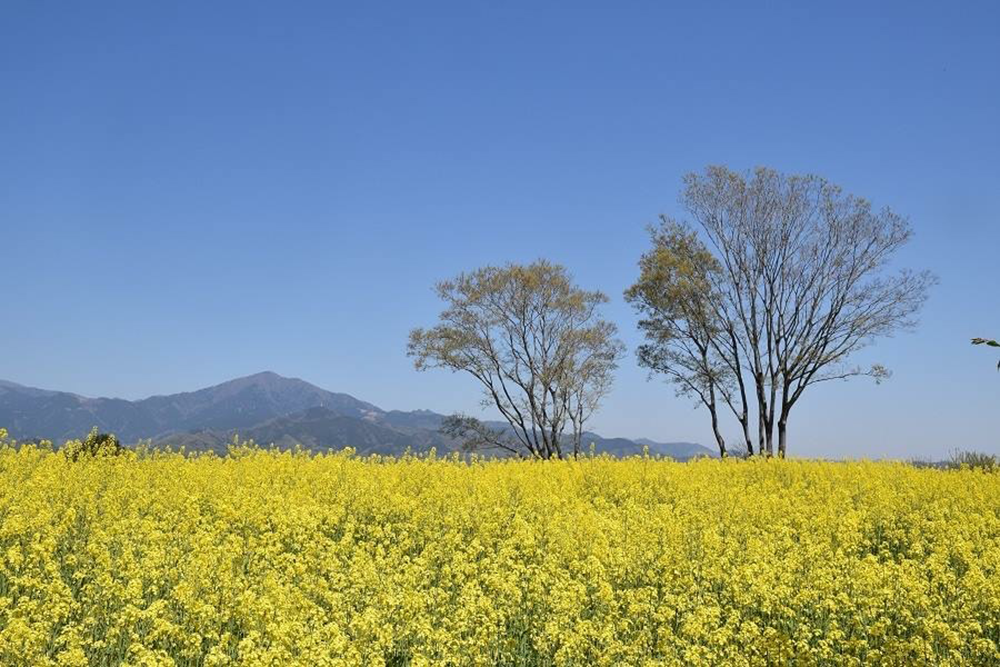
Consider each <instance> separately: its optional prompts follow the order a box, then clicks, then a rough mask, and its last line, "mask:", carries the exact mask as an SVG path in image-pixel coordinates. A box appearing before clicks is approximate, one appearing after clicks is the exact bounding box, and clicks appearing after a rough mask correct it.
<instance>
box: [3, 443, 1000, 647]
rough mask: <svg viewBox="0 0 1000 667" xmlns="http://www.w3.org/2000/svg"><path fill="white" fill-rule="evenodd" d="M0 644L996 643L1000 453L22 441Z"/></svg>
mask: <svg viewBox="0 0 1000 667" xmlns="http://www.w3.org/2000/svg"><path fill="white" fill-rule="evenodd" d="M0 664H2V665H120V664H127V665H275V666H279V665H282V666H283V665H771V664H776V665H786V664H794V665H993V664H1000V474H989V473H984V472H981V471H975V470H956V471H939V470H932V469H917V468H914V467H912V466H908V465H905V464H891V463H824V462H800V461H776V460H775V461H724V462H723V461H713V460H704V461H697V462H692V463H687V464H681V463H673V462H670V461H663V460H653V459H644V458H634V459H629V460H613V459H608V458H601V457H596V458H587V459H584V460H580V461H568V462H565V461H564V462H540V461H535V462H528V461H489V462H488V461H478V462H472V463H469V462H461V461H457V460H451V459H444V460H443V459H435V458H433V457H407V458H402V459H376V458H372V459H360V458H357V457H354V456H351V455H350V454H349V453H341V454H337V455H326V456H310V455H307V454H303V453H297V454H296V453H279V452H276V451H266V450H259V449H250V448H240V449H236V450H234V452H233V454H232V455H231V456H229V457H224V458H220V457H216V456H184V455H181V454H177V453H173V454H170V453H166V454H165V453H152V452H148V453H145V454H139V455H135V454H131V453H130V454H128V455H126V456H118V457H110V458H94V457H90V458H86V457H83V458H80V459H79V460H78V461H75V462H74V461H71V460H70V459H68V458H67V457H66V456H63V455H62V454H61V453H60V452H58V451H56V452H53V451H51V450H50V449H47V448H44V447H41V448H40V447H35V446H24V447H19V448H15V447H12V446H10V445H9V441H8V443H7V444H6V445H4V444H3V443H0Z"/></svg>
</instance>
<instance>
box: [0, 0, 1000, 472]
mask: <svg viewBox="0 0 1000 667" xmlns="http://www.w3.org/2000/svg"><path fill="white" fill-rule="evenodd" d="M752 5H753V6H752ZM998 34H1000V4H998V3H996V2H982V3H944V2H922V3H915V2H900V3H888V2H886V3H883V2H879V3H872V2H864V3H855V4H849V3H844V2H829V3H801V2H789V3H774V2H769V3H736V2H733V3H722V2H711V3H709V2H704V3H696V2H687V3H663V2H648V3H642V2H615V3H611V2H608V3H601V4H591V3H580V2H573V3H566V4H561V5H560V4H557V3H538V2H530V3H529V2H526V3H512V2H455V3H450V4H441V3H436V2H419V3H413V2H407V3H403V2H400V3H394V4H388V3H375V2H372V3H364V2H358V3H350V4H347V3H315V4H311V3H304V2H296V3H278V2H273V3H268V4H258V3H252V2H234V3H223V2H210V3H206V2H181V3H167V2H161V3H148V2H145V3H136V2H120V3H102V2H89V3H55V2H43V1H39V0H7V1H6V2H3V3H2V4H0V153H2V159H0V257H2V260H3V266H4V270H3V271H2V272H0V274H2V275H0V305H2V311H0V313H2V315H0V317H2V327H0V378H4V379H9V380H13V381H16V382H21V383H23V384H29V385H34V386H41V387H47V388H55V389H64V390H69V391H75V392H78V393H81V394H85V395H110V396H122V397H125V398H138V397H142V396H146V395H149V394H151V393H169V392H174V391H181V390H187V389H193V388H197V387H201V386H204V385H208V384H213V383H217V382H220V381H223V380H226V379H228V378H231V377H234V376H238V375H244V374H248V373H252V372H255V371H259V370H264V369H270V370H274V371H276V372H279V373H282V374H284V375H291V376H298V377H302V378H304V379H306V380H309V381H311V382H314V383H316V384H319V385H321V386H323V387H326V388H329V389H332V390H339V391H345V392H348V393H351V394H354V395H356V396H358V397H359V398H363V399H365V400H369V401H371V402H374V403H376V404H378V405H380V406H382V407H385V408H400V409H411V408H431V409H434V410H438V411H441V412H450V411H454V410H465V411H475V410H477V409H478V408H477V396H478V395H477V394H476V392H475V386H474V385H473V384H471V382H472V381H471V380H470V379H468V378H466V377H463V376H458V375H455V376H453V375H450V374H448V373H446V372H443V371H439V372H428V373H423V374H418V373H416V372H415V371H413V370H412V367H411V365H410V363H409V361H408V360H407V359H406V357H405V350H404V348H405V340H406V334H407V331H408V330H409V329H410V328H411V327H413V326H416V325H422V324H430V323H432V322H433V319H434V316H435V315H436V313H437V312H438V310H439V308H438V304H437V303H436V302H435V299H434V296H433V294H432V293H431V285H432V283H433V282H434V281H435V280H438V279H441V278H445V277H448V276H451V275H453V274H455V273H457V272H459V271H461V270H464V269H470V268H474V267H476V266H478V265H481V264H484V263H488V262H504V261H507V260H515V261H522V260H524V261H526V260H531V259H534V258H536V257H547V258H551V259H553V260H555V261H559V262H562V263H564V264H566V265H567V266H568V267H569V268H570V269H571V270H572V272H573V273H574V274H575V276H576V277H577V279H578V281H579V282H580V283H581V284H582V285H584V286H586V287H588V288H601V289H603V290H605V291H606V292H607V293H608V294H609V295H610V296H611V297H612V304H611V306H610V307H609V309H608V311H607V314H608V315H609V316H610V317H612V318H613V319H615V320H616V321H617V322H618V323H619V325H620V326H621V329H622V333H623V338H624V339H625V340H626V342H627V343H628V344H629V346H630V348H631V349H632V350H634V346H635V344H636V343H637V342H638V339H637V336H636V334H635V331H634V320H635V318H634V317H633V316H632V314H631V312H630V310H629V309H628V307H627V306H626V305H625V304H624V303H623V301H622V298H621V293H622V290H623V289H624V288H625V287H626V286H627V285H628V284H629V283H630V282H631V281H632V280H633V279H634V278H635V276H636V260H637V258H638V256H639V255H640V254H641V252H642V251H643V250H644V248H645V246H646V242H647V239H646V236H645V232H644V226H645V225H646V224H647V223H649V222H651V221H653V220H655V218H656V216H657V214H659V213H673V214H676V213H679V211H678V206H677V192H678V189H679V185H680V179H681V176H682V175H683V174H684V173H685V172H687V171H691V170H697V169H701V168H703V167H704V166H705V165H706V164H710V163H724V164H727V165H729V166H731V167H734V168H741V169H742V168H748V167H752V166H754V165H758V164H764V165H768V166H773V167H775V168H777V169H780V170H783V171H790V172H802V171H809V172H815V173H819V174H821V175H824V176H826V177H828V178H830V179H831V180H833V181H835V182H837V183H839V184H841V185H843V186H844V187H845V188H846V189H848V190H849V191H852V192H855V193H857V194H860V195H864V196H867V197H869V198H870V199H872V200H873V201H874V202H875V203H876V204H878V205H889V206H891V207H893V208H895V209H896V210H898V211H900V212H902V213H904V214H906V215H908V216H909V217H910V219H911V220H912V223H913V226H914V228H915V229H916V232H917V234H916V237H915V240H914V241H913V243H912V244H911V246H910V247H909V248H908V249H907V251H906V252H905V257H903V258H902V260H903V262H904V263H905V264H907V265H909V266H913V267H916V268H929V269H931V270H933V271H935V272H936V273H937V274H938V275H939V276H940V278H941V284H940V286H939V287H937V288H936V289H935V290H934V292H933V294H932V297H931V300H930V302H929V304H928V307H927V308H926V310H925V312H924V316H923V323H922V325H921V327H920V329H919V330H918V332H917V333H915V334H909V335H903V336H900V337H897V338H895V339H892V340H889V341H886V342H883V343H880V344H879V345H877V346H876V347H875V348H873V349H872V350H871V351H870V352H866V353H865V355H864V356H863V357H861V358H860V360H862V361H863V360H878V361H882V362H884V363H885V364H887V365H888V366H889V367H891V368H892V369H893V370H894V371H895V376H894V377H893V378H892V380H890V381H889V382H888V383H886V384H883V385H882V386H878V387H875V386H873V385H870V384H868V383H866V382H864V381H855V382H853V383H849V384H837V385H834V386H828V387H823V388H817V389H815V390H813V391H812V394H811V395H809V394H807V395H806V397H805V398H804V399H803V401H804V403H803V404H802V406H801V407H800V408H799V409H798V412H797V414H795V415H793V421H792V423H791V425H790V435H791V438H792V440H791V451H792V452H793V453H796V454H803V455H826V456H855V455H868V456H905V455H914V456H933V455H943V454H946V453H947V452H948V451H949V450H950V449H952V448H955V447H962V448H979V449H983V450H987V451H993V452H1000V437H998V434H1000V429H998V422H1000V373H998V372H997V371H996V368H995V366H996V361H997V355H996V354H994V353H993V352H995V351H990V350H986V349H981V348H973V347H971V346H970V345H969V343H968V340H969V338H970V337H972V336H977V335H989V336H1000V309H998V304H1000V39H998ZM594 426H595V427H596V429H597V430H599V431H600V432H602V433H605V434H607V435H624V436H640V435H644V436H648V437H652V438H654V439H661V440H697V441H701V442H705V443H708V442H710V441H711V435H710V431H709V429H708V427H707V421H706V417H705V415H704V414H703V413H701V412H695V411H694V410H693V407H692V404H691V403H690V402H689V401H687V400H686V399H678V398H675V397H674V396H673V391H672V389H671V388H670V387H669V386H667V385H665V384H663V383H662V382H659V381H654V382H647V380H646V375H645V373H644V372H643V371H642V370H640V369H639V368H637V367H636V365H635V362H634V355H630V356H629V358H628V359H627V360H626V361H625V363H624V364H623V366H622V368H621V370H620V372H619V374H618V377H617V385H616V388H615V390H614V392H613V394H612V395H611V396H610V397H609V399H608V400H607V402H606V406H605V407H604V409H603V410H602V411H601V413H600V414H599V415H598V416H597V418H596V420H595V423H594ZM730 432H732V433H735V431H734V430H733V429H730Z"/></svg>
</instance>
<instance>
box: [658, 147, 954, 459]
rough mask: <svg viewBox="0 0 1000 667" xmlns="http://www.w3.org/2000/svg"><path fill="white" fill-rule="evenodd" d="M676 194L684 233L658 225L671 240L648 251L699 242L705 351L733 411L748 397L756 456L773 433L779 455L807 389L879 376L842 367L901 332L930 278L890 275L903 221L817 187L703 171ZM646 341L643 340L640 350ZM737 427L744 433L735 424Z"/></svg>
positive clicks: (667, 223)
mask: <svg viewBox="0 0 1000 667" xmlns="http://www.w3.org/2000/svg"><path fill="white" fill-rule="evenodd" d="M684 186H685V187H684V189H683V192H682V194H681V203H682V205H683V207H684V209H685V210H686V211H687V213H688V214H689V215H690V216H691V218H692V220H693V227H692V226H691V225H688V224H687V223H683V222H677V221H674V220H670V219H664V222H663V229H664V230H670V229H677V230H680V231H679V232H677V233H673V236H672V237H671V235H670V234H671V233H667V234H666V236H662V235H661V236H660V237H655V236H654V246H655V245H657V244H658V243H659V244H660V245H664V246H665V247H666V248H667V249H668V250H672V251H679V250H683V246H679V245H678V242H677V240H676V239H678V238H681V237H682V236H684V234H685V233H688V234H692V233H695V231H696V230H697V232H700V237H701V238H703V239H704V249H705V250H706V251H707V252H708V254H709V255H711V257H712V258H713V260H714V263H711V264H709V263H707V262H704V263H705V264H706V266H711V270H708V271H706V272H705V277H706V279H707V282H708V283H710V286H709V287H707V288H705V289H704V291H703V295H704V297H703V299H702V301H704V305H702V306H700V308H701V309H702V310H704V311H705V312H707V313H710V314H711V320H710V321H711V322H712V326H711V328H710V329H709V330H710V332H711V334H712V335H711V336H710V337H709V340H710V346H709V347H710V349H711V350H712V351H713V352H714V353H715V354H716V355H718V359H719V360H721V364H722V366H724V367H727V368H729V369H732V371H733V375H732V378H731V380H732V382H733V383H735V387H736V388H735V391H732V390H730V393H731V394H733V393H735V394H736V395H737V396H738V395H739V392H740V390H743V397H744V400H743V403H742V407H744V408H745V406H746V395H747V393H749V392H747V389H750V388H752V394H751V395H752V399H753V401H754V402H755V403H756V422H757V449H758V451H759V452H761V453H764V454H767V455H771V454H773V452H774V432H775V427H777V443H778V454H779V455H780V456H784V455H785V453H786V451H787V428H788V419H789V416H790V414H791V411H792V408H793V407H794V406H795V405H796V404H797V403H798V401H799V399H800V398H801V396H802V394H803V393H804V391H805V390H806V388H807V387H810V386H812V385H815V384H817V383H819V382H825V381H830V380H838V379H847V378H850V377H854V376H868V377H872V378H874V379H875V380H876V381H879V380H881V379H884V378H885V377H887V376H888V370H887V369H886V368H885V367H883V366H881V365H879V364H874V365H871V366H868V367H861V366H852V365H849V364H848V363H847V362H848V360H849V357H850V356H851V355H852V354H853V353H855V352H857V351H858V350H860V349H861V348H863V347H865V346H867V345H869V344H870V343H872V342H873V341H874V340H876V339H878V338H880V337H884V336H891V335H892V334H894V333H895V332H897V331H900V330H905V329H909V328H912V327H913V326H914V324H915V315H916V313H917V312H918V311H919V309H920V307H921V306H922V305H923V303H924V301H925V300H926V298H927V293H928V290H929V288H930V287H931V285H933V284H934V282H935V278H934V277H933V276H932V275H930V274H929V273H927V272H917V273H915V272H911V271H908V270H905V269H902V270H895V271H893V270H891V269H890V263H891V260H892V259H893V256H894V255H895V253H896V252H897V251H898V250H899V249H900V248H901V247H902V246H903V245H904V244H905V243H906V242H907V241H908V240H909V239H910V237H911V234H912V232H911V229H910V226H909V224H908V222H907V220H906V219H905V218H903V217H902V216H900V215H898V214H896V213H894V212H892V211H891V210H889V209H887V208H886V209H881V210H874V209H873V208H872V206H871V204H870V203H869V202H868V201H867V200H865V199H863V198H860V197H856V196H853V195H849V194H845V193H843V191H842V190H841V189H840V188H838V187H837V186H835V185H833V184H831V183H829V182H828V181H826V180H824V179H822V178H820V177H818V176H813V175H806V176H796V175H785V174H780V173H778V172H776V171H774V170H771V169H766V168H759V169H756V170H754V171H752V172H747V173H738V172H734V171H732V170H729V169H727V168H725V167H709V168H708V169H706V170H705V172H704V173H702V174H689V175H688V176H687V177H685V180H684ZM684 243H689V241H685V242H684ZM665 275H666V276H667V277H668V278H669V274H665ZM642 280H643V278H642V277H641V278H640V283H641V282H642ZM668 282H669V281H668ZM651 333H652V334H653V336H652V337H651ZM655 334H656V332H655V331H650V330H647V331H646V336H647V341H648V343H647V344H648V345H655V344H656V338H655ZM675 349H676V347H675ZM640 353H641V352H640ZM678 368H680V367H678ZM681 371H682V372H684V370H683V368H681ZM688 377H694V376H693V375H690V374H689V375H688ZM721 379H722V378H719V380H721ZM714 385H715V387H716V388H719V387H723V386H725V383H723V382H721V381H716V382H715V383H714ZM730 386H731V387H732V385H730ZM734 405H735V409H734V414H736V415H737V418H738V419H739V418H740V415H741V414H745V413H741V411H740V409H739V408H740V407H741V406H740V405H739V402H738V400H737V401H733V403H732V404H731V407H733V406H734ZM713 420H714V417H713ZM741 424H742V425H743V428H744V434H749V428H748V420H747V419H746V417H745V416H744V418H743V419H742V420H741ZM747 440H749V438H747ZM747 444H748V445H749V442H748V443H747ZM748 449H750V451H752V447H748Z"/></svg>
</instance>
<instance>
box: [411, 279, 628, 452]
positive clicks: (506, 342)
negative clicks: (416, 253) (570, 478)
mask: <svg viewBox="0 0 1000 667" xmlns="http://www.w3.org/2000/svg"><path fill="white" fill-rule="evenodd" d="M437 294H438V296H439V297H440V298H441V300H442V301H444V302H445V310H444V311H443V312H442V313H441V315H440V322H439V323H438V324H437V325H436V326H434V327H432V328H430V329H414V330H413V331H411V332H410V340H409V345H408V354H409V355H410V356H411V357H413V358H414V365H415V366H416V368H417V369H418V370H424V369H427V368H447V369H450V370H452V371H462V372H465V373H468V374H469V375H471V376H472V377H474V378H475V379H476V380H477V381H478V382H479V383H480V385H481V386H482V388H483V391H484V404H485V405H488V406H492V407H495V408H496V409H497V410H498V411H499V412H500V414H501V415H502V416H503V417H504V419H505V420H506V421H507V423H508V424H509V425H510V427H511V432H510V434H509V436H508V434H499V433H498V432H495V431H494V430H493V429H490V428H488V427H486V426H484V425H483V424H481V423H479V422H477V420H474V419H471V418H467V417H461V416H456V417H454V418H453V419H452V421H451V422H450V427H453V432H454V433H463V434H464V435H465V436H467V437H468V440H467V442H468V443H469V446H475V447H492V448H498V449H503V450H507V451H509V452H512V453H517V454H522V455H525V456H531V457H537V458H563V457H565V456H568V455H569V454H571V453H572V454H573V455H576V454H578V453H579V450H580V440H581V438H582V437H583V427H584V424H585V423H586V421H587V420H588V419H589V418H590V416H591V415H592V414H593V412H594V411H595V410H596V409H597V407H598V405H599V404H600V401H601V399H602V398H603V396H604V395H605V394H606V393H607V391H608V389H609V388H610V386H611V382H612V374H613V371H614V369H615V368H616V366H617V362H618V360H619V358H620V357H621V354H622V352H623V346H622V344H621V343H620V342H619V341H618V340H617V338H616V337H615V336H616V333H617V329H616V327H615V325H614V324H612V323H611V322H608V321H606V320H603V319H601V318H600V316H599V313H598V310H599V307H600V306H601V305H602V304H604V303H605V302H606V301H607V297H606V296H605V295H604V294H602V293H601V292H590V291H586V290H583V289H581V288H579V287H577V286H576V285H574V284H573V282H572V280H571V279H570V276H569V274H568V273H567V271H566V269H565V268H563V267H562V266H559V265H556V264H552V263H549V262H547V261H544V260H539V261H537V262H534V263H532V264H529V265H517V264H508V265H506V266H502V267H497V266H487V267H484V268H481V269H478V270H476V271H473V272H471V273H463V274H461V275H459V276H458V277H457V278H455V279H453V280H448V281H444V282H441V283H439V284H438V285H437ZM564 434H566V436H567V438H566V439H564ZM500 435H502V436H503V437H500ZM567 440H568V441H567Z"/></svg>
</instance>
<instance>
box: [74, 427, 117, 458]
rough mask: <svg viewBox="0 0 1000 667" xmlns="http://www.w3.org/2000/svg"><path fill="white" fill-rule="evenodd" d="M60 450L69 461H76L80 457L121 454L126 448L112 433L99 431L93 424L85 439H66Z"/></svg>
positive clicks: (102, 456) (104, 456) (103, 456)
mask: <svg viewBox="0 0 1000 667" xmlns="http://www.w3.org/2000/svg"><path fill="white" fill-rule="evenodd" d="M62 452H63V454H64V455H65V456H66V458H68V459H69V460H70V461H78V460H80V459H81V458H109V457H112V456H121V455H122V454H125V453H126V452H128V450H127V449H126V448H125V447H124V446H123V445H122V444H121V443H120V442H119V441H118V438H117V437H116V436H115V435H114V434H113V433H99V432H98V430H97V427H96V426H95V427H94V428H93V429H91V431H90V433H89V434H88V435H87V437H86V438H85V439H83V440H69V441H67V442H66V444H65V445H63V447H62Z"/></svg>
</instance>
